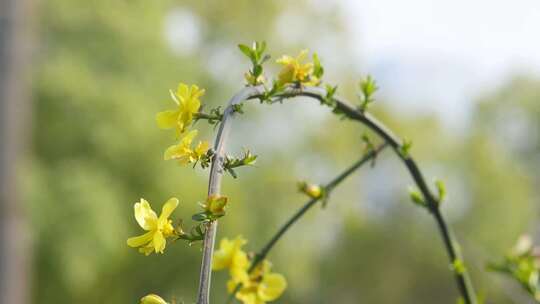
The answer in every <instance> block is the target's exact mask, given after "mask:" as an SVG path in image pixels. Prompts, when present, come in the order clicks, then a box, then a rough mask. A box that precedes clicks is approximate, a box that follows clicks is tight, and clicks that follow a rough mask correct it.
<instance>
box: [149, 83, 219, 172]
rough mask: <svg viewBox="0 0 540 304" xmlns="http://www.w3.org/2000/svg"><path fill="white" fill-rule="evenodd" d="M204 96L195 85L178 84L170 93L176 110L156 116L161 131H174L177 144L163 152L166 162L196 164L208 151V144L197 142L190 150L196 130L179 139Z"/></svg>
mask: <svg viewBox="0 0 540 304" xmlns="http://www.w3.org/2000/svg"><path fill="white" fill-rule="evenodd" d="M203 95H204V89H199V87H198V86H196V85H191V87H190V86H188V85H187V84H184V83H180V84H179V85H178V89H177V90H176V92H173V91H171V97H172V99H173V101H174V102H175V103H176V105H177V108H176V109H174V110H167V111H163V112H160V113H158V114H157V115H156V121H157V124H158V126H159V127H160V128H162V129H174V130H175V132H176V136H177V138H178V139H179V143H178V144H176V145H173V146H171V147H169V148H168V149H167V150H166V151H165V155H164V158H165V159H166V160H169V159H175V160H178V162H179V163H180V164H182V165H186V164H190V163H196V162H197V161H199V160H200V159H201V158H202V157H203V156H204V155H205V154H206V152H207V151H208V148H209V144H208V142H207V141H199V143H198V145H197V146H196V147H195V148H192V146H191V143H192V142H193V140H194V138H195V136H197V130H192V131H190V132H188V133H187V134H186V135H184V137H182V138H180V137H181V136H182V135H183V134H184V133H185V132H186V131H187V130H188V128H189V126H190V125H191V124H192V122H193V118H194V117H195V115H196V114H197V113H198V112H199V109H200V107H201V101H200V97H202V96H203Z"/></svg>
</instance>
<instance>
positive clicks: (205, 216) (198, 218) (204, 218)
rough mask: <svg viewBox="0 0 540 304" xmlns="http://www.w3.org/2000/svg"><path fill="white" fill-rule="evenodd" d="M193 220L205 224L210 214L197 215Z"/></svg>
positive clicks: (201, 213)
mask: <svg viewBox="0 0 540 304" xmlns="http://www.w3.org/2000/svg"><path fill="white" fill-rule="evenodd" d="M191 219H192V220H194V221H197V222H204V221H207V220H208V214H207V213H206V211H205V212H200V213H195V214H194V215H193V216H192V217H191Z"/></svg>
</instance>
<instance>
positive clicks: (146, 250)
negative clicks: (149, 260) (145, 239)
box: [139, 242, 154, 256]
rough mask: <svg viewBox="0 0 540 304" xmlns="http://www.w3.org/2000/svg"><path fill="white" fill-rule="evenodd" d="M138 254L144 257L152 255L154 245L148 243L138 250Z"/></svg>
mask: <svg viewBox="0 0 540 304" xmlns="http://www.w3.org/2000/svg"><path fill="white" fill-rule="evenodd" d="M139 252H140V253H142V254H144V255H145V256H149V255H150V254H152V252H154V245H153V244H152V243H151V242H150V243H148V245H146V246H144V247H141V248H139Z"/></svg>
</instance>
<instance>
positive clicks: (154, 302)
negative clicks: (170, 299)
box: [140, 294, 168, 304]
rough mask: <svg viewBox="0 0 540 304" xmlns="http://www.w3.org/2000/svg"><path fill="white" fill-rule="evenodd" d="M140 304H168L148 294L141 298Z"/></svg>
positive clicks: (158, 297)
mask: <svg viewBox="0 0 540 304" xmlns="http://www.w3.org/2000/svg"><path fill="white" fill-rule="evenodd" d="M140 304H168V303H167V302H166V301H165V300H163V298H161V297H160V296H158V295H155V294H149V295H147V296H144V297H143V298H141V303H140Z"/></svg>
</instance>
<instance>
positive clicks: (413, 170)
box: [250, 86, 477, 304]
mask: <svg viewBox="0 0 540 304" xmlns="http://www.w3.org/2000/svg"><path fill="white" fill-rule="evenodd" d="M258 88H259V90H261V89H264V88H262V87H261V86H259V87H258ZM297 96H306V97H311V98H314V99H316V100H319V101H320V102H321V103H324V102H325V100H326V96H327V91H326V89H324V88H322V87H301V88H297V87H290V88H287V89H285V91H284V92H282V93H279V94H277V95H276V96H275V97H276V98H292V97H297ZM261 97H263V95H262V94H261V95H255V96H251V97H250V99H255V98H261ZM332 100H333V101H334V102H335V105H336V109H337V110H339V111H340V112H341V113H343V114H344V115H346V116H347V117H348V118H350V119H353V120H356V121H359V122H360V123H362V124H363V125H365V126H367V127H368V128H370V129H371V130H372V131H374V132H375V133H377V134H378V135H379V136H380V137H382V138H383V139H384V140H385V141H386V142H387V143H388V144H389V145H390V146H391V147H392V148H393V150H394V152H395V153H396V155H397V156H398V157H399V158H400V159H401V160H402V162H403V163H404V164H405V166H406V167H407V169H408V171H409V173H410V175H411V176H412V178H413V180H414V182H415V184H416V185H417V187H418V188H419V189H420V192H421V193H422V195H423V196H424V199H425V201H426V202H427V205H428V209H429V211H430V212H431V214H433V217H434V218H435V222H436V224H437V227H438V230H439V233H440V234H441V237H442V240H443V243H444V247H445V249H446V252H447V254H448V257H449V259H450V263H451V264H454V263H456V262H459V261H461V262H462V263H464V262H463V258H462V256H461V253H460V250H459V244H458V242H457V241H456V240H455V239H454V237H453V234H452V231H451V230H450V227H449V226H448V224H447V223H446V220H445V219H444V217H443V215H442V213H441V212H440V209H439V202H438V201H437V199H435V197H434V195H433V194H432V193H431V191H430V190H429V187H428V186H427V183H426V181H425V179H424V177H423V175H422V172H421V171H420V169H419V168H418V166H417V164H416V162H415V161H414V159H413V158H412V157H411V156H410V154H408V153H407V154H404V153H402V147H403V141H402V140H401V139H400V138H399V137H397V136H396V135H394V133H393V132H392V131H390V130H389V129H388V128H387V127H386V126H385V125H384V124H382V123H381V122H379V121H378V120H377V119H376V118H375V117H373V116H372V115H371V114H369V113H367V112H366V111H361V110H359V109H358V108H355V107H353V106H352V105H351V104H350V103H348V102H347V101H345V100H344V99H341V98H339V97H332ZM454 277H455V279H456V284H457V286H458V290H459V292H460V294H461V296H462V297H463V300H464V301H465V304H476V303H477V299H476V294H475V292H474V288H473V286H472V283H471V280H470V277H469V274H468V271H467V270H466V269H464V271H456V269H454Z"/></svg>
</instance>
